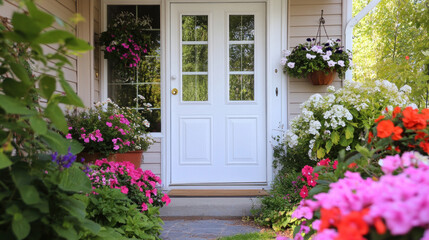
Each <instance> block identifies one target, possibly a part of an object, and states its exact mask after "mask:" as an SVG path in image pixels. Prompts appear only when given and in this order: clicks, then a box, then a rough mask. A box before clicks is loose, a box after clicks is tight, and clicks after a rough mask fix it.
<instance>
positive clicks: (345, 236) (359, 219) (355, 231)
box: [335, 209, 369, 240]
mask: <svg viewBox="0 0 429 240" xmlns="http://www.w3.org/2000/svg"><path fill="white" fill-rule="evenodd" d="M367 213H368V211H367V210H365V209H364V210H362V211H361V212H351V213H349V214H348V215H347V216H345V217H343V218H342V219H341V221H340V222H339V223H338V226H337V229H338V236H337V237H336V238H335V239H336V240H355V239H356V240H361V239H362V240H364V239H365V238H364V237H363V236H364V235H365V234H367V233H368V232H369V226H368V224H367V223H366V222H365V221H364V220H363V216H365V215H366V214H367Z"/></svg>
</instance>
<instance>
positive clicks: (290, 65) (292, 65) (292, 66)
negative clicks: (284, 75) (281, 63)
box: [287, 62, 295, 68]
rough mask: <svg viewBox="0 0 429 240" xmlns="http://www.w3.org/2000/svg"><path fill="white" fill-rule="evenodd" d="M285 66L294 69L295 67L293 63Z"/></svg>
mask: <svg viewBox="0 0 429 240" xmlns="http://www.w3.org/2000/svg"><path fill="white" fill-rule="evenodd" d="M287 66H288V67H289V68H294V67H295V63H294V62H288V63H287Z"/></svg>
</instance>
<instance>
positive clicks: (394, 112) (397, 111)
mask: <svg viewBox="0 0 429 240" xmlns="http://www.w3.org/2000/svg"><path fill="white" fill-rule="evenodd" d="M399 113H401V108H400V107H395V108H394V109H393V114H392V117H393V118H395V117H396V115H398V114H399Z"/></svg>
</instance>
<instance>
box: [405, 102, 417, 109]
mask: <svg viewBox="0 0 429 240" xmlns="http://www.w3.org/2000/svg"><path fill="white" fill-rule="evenodd" d="M407 107H412V108H413V109H418V107H417V105H416V104H415V103H411V104H410V105H408V106H407Z"/></svg>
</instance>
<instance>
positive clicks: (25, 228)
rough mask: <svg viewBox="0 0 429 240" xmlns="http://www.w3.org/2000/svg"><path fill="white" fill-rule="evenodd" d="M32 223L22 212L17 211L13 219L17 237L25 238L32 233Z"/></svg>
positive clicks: (13, 227) (14, 231)
mask: <svg viewBox="0 0 429 240" xmlns="http://www.w3.org/2000/svg"><path fill="white" fill-rule="evenodd" d="M30 230H31V227H30V224H29V223H28V221H27V220H26V219H25V218H24V217H23V216H22V214H21V213H15V214H14V216H13V220H12V231H13V234H15V236H16V238H17V239H24V238H26V237H27V236H28V234H30Z"/></svg>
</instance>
